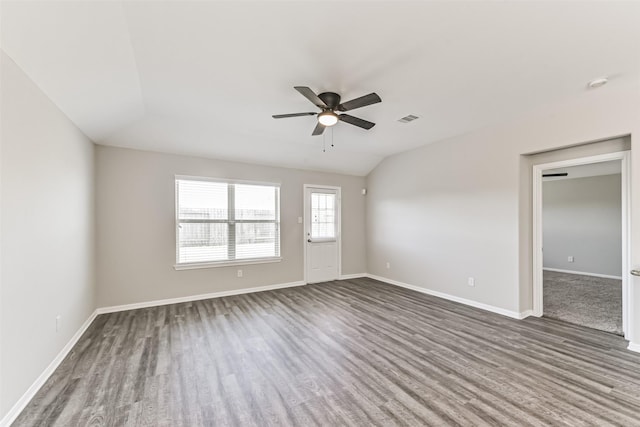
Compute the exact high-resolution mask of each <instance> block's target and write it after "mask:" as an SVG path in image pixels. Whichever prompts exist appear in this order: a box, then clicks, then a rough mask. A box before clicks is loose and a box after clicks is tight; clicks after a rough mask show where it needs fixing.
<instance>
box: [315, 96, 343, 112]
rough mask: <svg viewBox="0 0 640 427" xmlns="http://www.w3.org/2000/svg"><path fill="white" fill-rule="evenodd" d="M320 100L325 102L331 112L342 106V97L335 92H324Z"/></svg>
mask: <svg viewBox="0 0 640 427" xmlns="http://www.w3.org/2000/svg"><path fill="white" fill-rule="evenodd" d="M318 98H320V99H321V100H322V102H324V103H325V104H326V105H327V107H329V109H330V110H335V109H336V108H337V107H338V105H340V95H338V94H337V93H335V92H323V93H321V94H319V95H318Z"/></svg>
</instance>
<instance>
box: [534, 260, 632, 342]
mask: <svg viewBox="0 0 640 427" xmlns="http://www.w3.org/2000/svg"><path fill="white" fill-rule="evenodd" d="M544 315H545V316H546V317H550V318H553V319H559V320H564V321H565V322H570V323H574V324H577V325H582V326H587V327H589V328H593V329H599V330H601V331H605V332H612V333H614V334H618V335H622V334H623V333H622V280H616V279H604V278H599V277H592V276H582V275H578V274H567V273H557V272H555V271H545V272H544Z"/></svg>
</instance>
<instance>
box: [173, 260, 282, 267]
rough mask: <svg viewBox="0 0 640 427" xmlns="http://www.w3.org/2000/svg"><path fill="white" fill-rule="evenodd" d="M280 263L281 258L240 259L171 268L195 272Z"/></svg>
mask: <svg viewBox="0 0 640 427" xmlns="http://www.w3.org/2000/svg"><path fill="white" fill-rule="evenodd" d="M280 261H282V257H275V258H254V259H240V260H236V261H213V262H191V263H187V262H184V263H181V264H175V265H174V266H173V268H174V269H176V270H195V269H199V268H216V267H229V266H233V265H250V264H270V263H273V262H280Z"/></svg>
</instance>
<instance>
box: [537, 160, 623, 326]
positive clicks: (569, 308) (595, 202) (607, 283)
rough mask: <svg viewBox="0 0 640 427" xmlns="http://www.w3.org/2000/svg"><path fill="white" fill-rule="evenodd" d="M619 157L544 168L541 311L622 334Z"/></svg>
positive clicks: (565, 319)
mask: <svg viewBox="0 0 640 427" xmlns="http://www.w3.org/2000/svg"><path fill="white" fill-rule="evenodd" d="M621 163H622V162H621V161H619V160H618V161H615V160H614V161H609V162H601V163H592V164H589V165H582V166H573V167H568V168H562V169H552V170H547V171H545V172H544V174H543V175H542V176H543V179H544V183H543V190H542V191H543V198H542V200H543V210H542V215H543V217H542V221H543V227H544V235H543V249H544V261H543V262H544V264H543V266H544V314H545V316H548V317H551V318H555V319H560V320H564V321H567V322H571V323H575V324H578V325H583V326H587V327H590V328H594V329H598V330H601V331H606V332H611V333H614V334H618V335H624V332H623V330H622V176H621V167H622V164H621Z"/></svg>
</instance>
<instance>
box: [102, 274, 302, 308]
mask: <svg viewBox="0 0 640 427" xmlns="http://www.w3.org/2000/svg"><path fill="white" fill-rule="evenodd" d="M303 285H306V283H305V282H303V281H299V282H290V283H280V284H276V285H267V286H258V287H255V288H242V289H234V290H232V291H222V292H211V293H208V294H199V295H190V296H186V297H178V298H168V299H161V300H155V301H145V302H136V303H133V304H124V305H114V306H111V307H100V308H98V310H97V312H98V314H105V313H115V312H118V311H127V310H137V309H139V308H148V307H157V306H160V305H168V304H178V303H181V302H190V301H199V300H203V299H211V298H220V297H228V296H232V295H241V294H250V293H253V292H264V291H272V290H275V289H284V288H292V287H294V286H303Z"/></svg>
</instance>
